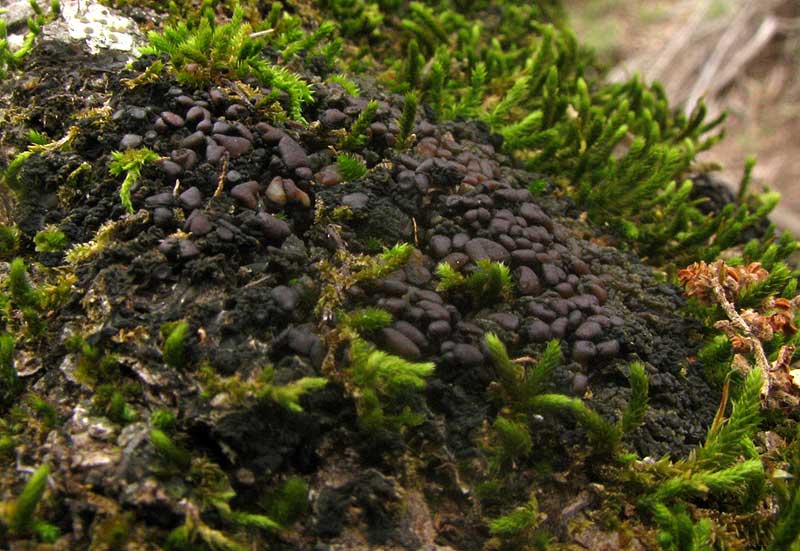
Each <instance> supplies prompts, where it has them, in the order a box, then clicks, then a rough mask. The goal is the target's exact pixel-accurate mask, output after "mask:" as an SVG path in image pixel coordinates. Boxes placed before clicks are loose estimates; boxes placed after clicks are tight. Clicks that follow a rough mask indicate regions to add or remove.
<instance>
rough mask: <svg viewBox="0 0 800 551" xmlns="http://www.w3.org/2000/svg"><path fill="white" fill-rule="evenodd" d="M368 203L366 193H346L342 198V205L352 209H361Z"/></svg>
mask: <svg viewBox="0 0 800 551" xmlns="http://www.w3.org/2000/svg"><path fill="white" fill-rule="evenodd" d="M368 202H369V196H368V195H367V194H366V193H361V192H356V193H348V194H347V195H345V196H344V197H342V204H343V205H345V206H348V207H350V208H352V209H363V208H364V207H366V206H367V203H368Z"/></svg>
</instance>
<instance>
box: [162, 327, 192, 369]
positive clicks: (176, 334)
mask: <svg viewBox="0 0 800 551" xmlns="http://www.w3.org/2000/svg"><path fill="white" fill-rule="evenodd" d="M162 332H164V333H166V335H167V337H166V338H165V339H164V348H163V351H162V355H163V357H164V363H166V364H167V365H168V366H169V367H171V368H173V369H183V368H184V367H186V362H187V361H188V357H187V350H186V336H187V335H188V333H189V324H188V323H187V322H185V321H179V322H174V323H171V324H168V325H167V326H166V327H165V328H164V329H163V330H162Z"/></svg>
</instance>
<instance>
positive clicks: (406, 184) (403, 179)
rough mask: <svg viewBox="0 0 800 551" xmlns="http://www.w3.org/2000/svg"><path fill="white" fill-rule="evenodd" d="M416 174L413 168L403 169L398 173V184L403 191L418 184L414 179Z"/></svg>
mask: <svg viewBox="0 0 800 551" xmlns="http://www.w3.org/2000/svg"><path fill="white" fill-rule="evenodd" d="M415 176H416V175H415V174H414V172H412V171H411V170H402V171H400V174H398V175H397V180H396V181H397V185H398V187H399V188H400V189H402V190H403V191H408V190H410V189H412V188H414V187H415V186H416V182H415V181H414V177H415Z"/></svg>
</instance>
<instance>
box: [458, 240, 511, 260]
mask: <svg viewBox="0 0 800 551" xmlns="http://www.w3.org/2000/svg"><path fill="white" fill-rule="evenodd" d="M464 252H466V253H467V255H469V257H470V259H471V260H472V261H473V262H477V261H478V260H484V259H487V258H488V259H489V260H491V261H493V262H506V263H508V262H510V261H511V254H510V253H509V252H508V251H507V250H506V248H505V247H503V246H502V245H501V244H500V243H496V242H495V241H492V240H490V239H486V238H483V237H476V238H474V239H470V240H469V241H468V242H467V244H466V245H464Z"/></svg>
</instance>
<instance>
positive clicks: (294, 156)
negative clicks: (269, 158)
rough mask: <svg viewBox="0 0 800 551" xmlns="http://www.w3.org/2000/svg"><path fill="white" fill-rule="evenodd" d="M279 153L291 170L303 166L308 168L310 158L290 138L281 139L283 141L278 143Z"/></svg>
mask: <svg viewBox="0 0 800 551" xmlns="http://www.w3.org/2000/svg"><path fill="white" fill-rule="evenodd" d="M278 153H279V154H280V156H281V159H283V163H284V164H285V165H286V167H287V168H288V169H289V170H294V169H296V168H299V167H301V166H308V156H307V155H306V152H305V150H304V149H303V147H302V146H301V145H300V144H299V143H297V142H296V141H294V140H293V139H292V138H290V137H289V136H284V137H283V138H281V141H280V142H278Z"/></svg>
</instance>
